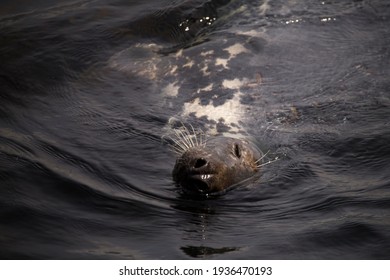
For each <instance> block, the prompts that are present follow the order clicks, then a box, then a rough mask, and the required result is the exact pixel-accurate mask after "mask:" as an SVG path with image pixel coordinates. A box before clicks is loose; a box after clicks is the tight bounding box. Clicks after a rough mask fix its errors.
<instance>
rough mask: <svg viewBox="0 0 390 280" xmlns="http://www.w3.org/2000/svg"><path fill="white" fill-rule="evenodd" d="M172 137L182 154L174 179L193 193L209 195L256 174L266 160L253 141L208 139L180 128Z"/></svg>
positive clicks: (180, 154)
mask: <svg viewBox="0 0 390 280" xmlns="http://www.w3.org/2000/svg"><path fill="white" fill-rule="evenodd" d="M176 135H177V136H178V139H173V141H174V142H175V145H176V146H174V147H175V148H176V151H177V152H178V153H179V157H178V158H177V160H176V164H175V167H174V169H173V173H172V175H173V179H174V180H175V182H176V183H177V184H178V185H179V186H181V187H183V189H184V190H186V191H189V192H191V193H198V194H208V193H213V192H219V191H222V190H225V189H226V188H227V187H229V186H232V185H234V184H236V183H239V182H241V181H243V180H245V179H247V178H249V177H251V176H253V175H254V174H255V173H256V172H257V171H258V170H259V168H260V166H261V164H260V161H261V160H262V159H263V157H264V156H263V155H262V153H261V151H260V150H259V149H258V148H257V147H256V146H255V145H254V144H253V143H251V142H249V141H247V140H242V139H235V138H230V137H212V138H209V139H206V138H203V137H200V138H198V137H197V136H196V134H195V133H194V134H191V133H189V131H188V130H187V129H184V130H177V132H176Z"/></svg>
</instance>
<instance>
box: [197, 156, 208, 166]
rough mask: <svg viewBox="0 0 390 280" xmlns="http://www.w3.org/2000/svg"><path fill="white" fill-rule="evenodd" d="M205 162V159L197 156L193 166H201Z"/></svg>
mask: <svg viewBox="0 0 390 280" xmlns="http://www.w3.org/2000/svg"><path fill="white" fill-rule="evenodd" d="M206 164H207V160H205V159H203V158H198V159H197V160H196V161H195V164H194V167H195V168H201V167H202V166H205V165H206Z"/></svg>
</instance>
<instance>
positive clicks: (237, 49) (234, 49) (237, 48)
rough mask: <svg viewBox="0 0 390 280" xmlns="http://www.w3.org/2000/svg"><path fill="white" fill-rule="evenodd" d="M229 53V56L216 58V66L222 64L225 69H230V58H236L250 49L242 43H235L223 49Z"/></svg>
mask: <svg viewBox="0 0 390 280" xmlns="http://www.w3.org/2000/svg"><path fill="white" fill-rule="evenodd" d="M223 50H225V51H227V52H228V53H229V57H228V58H216V60H215V66H219V65H221V66H222V67H224V68H225V69H229V67H228V63H229V61H230V60H232V59H233V58H235V57H236V56H237V55H239V54H241V53H249V50H248V49H247V48H245V47H244V46H243V45H242V44H240V43H235V44H234V45H231V46H230V47H228V48H225V49H223Z"/></svg>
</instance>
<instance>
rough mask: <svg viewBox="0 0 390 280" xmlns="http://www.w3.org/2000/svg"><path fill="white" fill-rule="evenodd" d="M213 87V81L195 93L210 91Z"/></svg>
mask: <svg viewBox="0 0 390 280" xmlns="http://www.w3.org/2000/svg"><path fill="white" fill-rule="evenodd" d="M212 89H213V83H211V84H209V85H208V86H205V87H204V88H199V89H198V90H197V91H196V93H200V92H201V91H211V90H212Z"/></svg>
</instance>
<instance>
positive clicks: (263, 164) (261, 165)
mask: <svg viewBox="0 0 390 280" xmlns="http://www.w3.org/2000/svg"><path fill="white" fill-rule="evenodd" d="M277 160H279V157H276V158H275V159H273V160H269V161H267V162H265V163H262V164H258V165H257V168H260V167H263V166H265V165H268V164H270V163H273V162H275V161H277Z"/></svg>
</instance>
